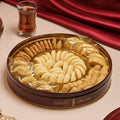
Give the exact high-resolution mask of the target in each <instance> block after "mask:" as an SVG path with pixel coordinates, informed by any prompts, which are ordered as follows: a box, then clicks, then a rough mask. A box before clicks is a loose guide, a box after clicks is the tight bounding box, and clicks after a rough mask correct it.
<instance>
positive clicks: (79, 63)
mask: <svg viewBox="0 0 120 120" xmlns="http://www.w3.org/2000/svg"><path fill="white" fill-rule="evenodd" d="M9 69H10V72H11V74H12V75H13V76H14V77H15V78H16V79H17V80H18V81H20V82H21V83H22V84H24V85H26V86H29V87H31V88H32V89H35V90H39V91H47V92H53V93H69V92H77V91H82V90H85V89H88V88H91V87H93V86H95V85H97V84H99V83H100V82H101V81H103V80H104V79H105V78H106V76H107V75H108V73H109V64H108V58H107V57H106V56H104V55H103V54H102V52H101V51H100V50H99V48H98V47H97V46H96V44H93V43H92V42H91V40H89V39H88V38H86V37H83V36H80V37H68V38H62V37H61V38H60V37H52V38H46V39H37V40H34V41H32V42H28V44H25V45H24V46H22V47H21V48H20V49H19V50H17V51H16V52H15V53H14V55H13V56H12V57H11V58H10V60H9Z"/></svg>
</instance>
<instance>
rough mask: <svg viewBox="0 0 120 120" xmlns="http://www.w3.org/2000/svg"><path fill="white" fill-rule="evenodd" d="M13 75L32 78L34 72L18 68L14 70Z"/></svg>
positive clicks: (21, 67) (22, 67) (23, 67)
mask: <svg viewBox="0 0 120 120" xmlns="http://www.w3.org/2000/svg"><path fill="white" fill-rule="evenodd" d="M12 74H16V75H18V76H21V77H27V76H31V75H32V72H31V71H30V70H29V69H28V68H27V67H25V66H17V67H15V68H14V69H13V71H12Z"/></svg>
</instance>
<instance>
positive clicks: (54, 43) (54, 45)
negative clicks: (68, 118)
mask: <svg viewBox="0 0 120 120" xmlns="http://www.w3.org/2000/svg"><path fill="white" fill-rule="evenodd" d="M56 44H57V40H56V38H53V39H52V46H53V49H56Z"/></svg>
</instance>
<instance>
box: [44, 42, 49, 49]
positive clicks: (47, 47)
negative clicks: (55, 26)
mask: <svg viewBox="0 0 120 120" xmlns="http://www.w3.org/2000/svg"><path fill="white" fill-rule="evenodd" d="M44 45H45V48H46V50H50V47H49V44H48V41H47V40H44Z"/></svg>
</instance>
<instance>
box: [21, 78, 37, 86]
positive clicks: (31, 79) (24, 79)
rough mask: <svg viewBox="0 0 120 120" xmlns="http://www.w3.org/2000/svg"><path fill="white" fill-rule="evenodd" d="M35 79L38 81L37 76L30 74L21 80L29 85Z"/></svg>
mask: <svg viewBox="0 0 120 120" xmlns="http://www.w3.org/2000/svg"><path fill="white" fill-rule="evenodd" d="M35 81H36V79H35V77H30V76H28V77H24V78H23V79H22V80H20V82H21V83H23V84H24V85H29V84H30V83H32V82H35Z"/></svg>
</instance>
